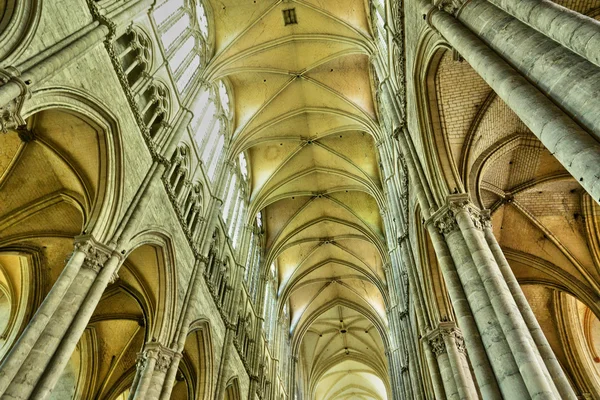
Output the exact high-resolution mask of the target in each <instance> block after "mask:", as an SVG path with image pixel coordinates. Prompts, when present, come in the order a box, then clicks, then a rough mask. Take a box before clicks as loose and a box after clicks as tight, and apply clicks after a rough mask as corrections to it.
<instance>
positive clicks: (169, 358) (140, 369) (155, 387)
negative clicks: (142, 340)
mask: <svg viewBox="0 0 600 400" xmlns="http://www.w3.org/2000/svg"><path fill="white" fill-rule="evenodd" d="M174 356H175V353H174V352H173V351H172V350H171V349H169V348H168V347H166V346H163V345H161V344H160V343H158V342H149V343H146V345H145V346H144V350H143V351H142V352H140V353H139V354H138V361H137V372H136V377H135V378H134V383H133V385H132V387H131V393H130V394H129V399H130V400H133V399H136V400H137V399H148V400H156V399H158V398H159V397H160V394H161V392H162V389H163V386H164V383H165V376H166V374H167V371H168V370H169V367H170V366H171V365H172V364H174V361H175V360H176V361H177V362H178V361H179V359H176V357H174Z"/></svg>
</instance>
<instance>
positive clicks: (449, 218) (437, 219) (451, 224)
mask: <svg viewBox="0 0 600 400" xmlns="http://www.w3.org/2000/svg"><path fill="white" fill-rule="evenodd" d="M432 220H433V225H434V226H435V227H436V229H437V230H438V232H439V233H441V234H442V235H447V234H449V233H451V232H454V231H457V230H458V223H457V222H456V218H455V217H454V213H453V212H452V211H451V210H449V209H444V210H443V211H442V212H441V213H439V214H438V215H434V217H433V219H432Z"/></svg>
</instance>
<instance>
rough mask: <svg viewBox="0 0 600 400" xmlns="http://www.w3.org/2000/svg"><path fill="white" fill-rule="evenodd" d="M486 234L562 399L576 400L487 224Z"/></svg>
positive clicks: (485, 227)
mask: <svg viewBox="0 0 600 400" xmlns="http://www.w3.org/2000/svg"><path fill="white" fill-rule="evenodd" d="M484 234H485V239H486V241H487V243H488V245H489V246H490V249H491V250H492V253H493V254H494V258H495V259H496V262H497V263H498V266H499V267H500V271H501V272H502V276H503V277H504V280H505V281H506V284H507V285H508V288H509V289H510V292H511V294H512V296H513V298H514V299H515V302H516V304H517V307H518V309H519V310H520V312H521V315H522V316H523V320H524V321H525V323H526V324H527V327H528V329H529V331H530V332H531V336H532V337H533V340H534V342H535V344H536V346H537V348H538V350H539V352H540V356H541V357H542V359H543V360H544V363H545V364H546V368H548V372H550V376H551V377H552V380H553V381H554V384H555V385H556V388H557V389H558V392H559V393H560V396H561V398H563V399H575V397H574V394H573V390H572V388H571V384H570V383H569V381H568V379H567V377H566V375H565V373H564V371H563V369H562V367H561V366H560V364H559V362H558V359H557V358H556V355H555V354H554V352H553V351H552V348H551V347H550V343H548V339H546V336H545V335H544V332H543V331H542V328H541V327H540V325H539V323H538V321H537V318H536V317H535V315H534V314H533V311H532V310H531V307H530V306H529V302H528V301H527V299H526V298H525V295H524V294H523V291H522V290H521V286H520V285H519V282H518V281H517V279H516V277H515V275H514V273H513V272H512V269H511V268H510V265H509V264H508V261H507V260H506V257H505V256H504V253H503V252H502V249H501V248H500V245H499V244H498V242H497V241H496V237H495V236H494V233H493V231H492V228H491V225H490V224H485V226H484Z"/></svg>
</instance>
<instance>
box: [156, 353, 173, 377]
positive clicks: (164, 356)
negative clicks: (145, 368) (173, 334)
mask: <svg viewBox="0 0 600 400" xmlns="http://www.w3.org/2000/svg"><path fill="white" fill-rule="evenodd" d="M169 353H170V352H169ZM169 353H167V352H165V351H161V352H160V354H159V355H158V358H157V359H156V366H155V367H154V369H155V370H157V371H160V372H167V370H168V369H169V367H170V366H171V362H172V361H173V354H169Z"/></svg>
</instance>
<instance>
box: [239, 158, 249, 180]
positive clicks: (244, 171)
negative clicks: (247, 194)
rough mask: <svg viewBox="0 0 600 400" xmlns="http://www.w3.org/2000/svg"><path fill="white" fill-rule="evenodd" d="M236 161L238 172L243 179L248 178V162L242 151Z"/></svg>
mask: <svg viewBox="0 0 600 400" xmlns="http://www.w3.org/2000/svg"><path fill="white" fill-rule="evenodd" d="M238 163H239V164H240V172H241V173H242V176H243V177H244V179H248V162H247V161H246V156H245V155H244V153H240V156H239V157H238Z"/></svg>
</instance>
